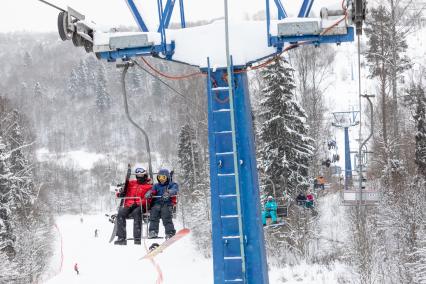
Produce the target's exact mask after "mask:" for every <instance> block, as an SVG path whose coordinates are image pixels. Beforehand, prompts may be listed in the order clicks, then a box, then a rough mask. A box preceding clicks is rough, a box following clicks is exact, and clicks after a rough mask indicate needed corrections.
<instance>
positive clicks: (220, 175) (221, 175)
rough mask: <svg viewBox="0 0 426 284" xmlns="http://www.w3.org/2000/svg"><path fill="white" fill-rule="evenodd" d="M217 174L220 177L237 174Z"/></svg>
mask: <svg viewBox="0 0 426 284" xmlns="http://www.w3.org/2000/svg"><path fill="white" fill-rule="evenodd" d="M217 176H219V177H227V176H235V174H234V173H230V174H217Z"/></svg>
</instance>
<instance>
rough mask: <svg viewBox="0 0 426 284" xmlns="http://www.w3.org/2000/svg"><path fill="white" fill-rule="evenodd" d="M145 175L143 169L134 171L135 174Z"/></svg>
mask: <svg viewBox="0 0 426 284" xmlns="http://www.w3.org/2000/svg"><path fill="white" fill-rule="evenodd" d="M144 173H145V169H144V168H137V169H135V174H144Z"/></svg>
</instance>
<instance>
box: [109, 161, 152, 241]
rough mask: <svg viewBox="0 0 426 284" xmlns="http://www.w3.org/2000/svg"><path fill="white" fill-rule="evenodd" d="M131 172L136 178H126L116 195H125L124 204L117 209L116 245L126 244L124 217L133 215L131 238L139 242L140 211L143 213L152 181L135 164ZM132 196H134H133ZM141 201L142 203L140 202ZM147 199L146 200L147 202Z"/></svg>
mask: <svg viewBox="0 0 426 284" xmlns="http://www.w3.org/2000/svg"><path fill="white" fill-rule="evenodd" d="M132 172H133V174H134V175H135V176H136V180H134V179H132V180H128V181H126V184H125V185H124V188H123V191H122V192H119V193H118V194H117V196H118V197H126V199H125V200H124V204H123V206H122V207H120V209H119V210H118V214H117V237H118V238H117V240H116V241H115V242H114V244H116V245H127V240H126V239H127V237H126V218H127V217H128V216H133V238H134V243H135V245H140V244H141V227H142V212H141V208H142V209H143V212H144V213H145V212H146V210H147V208H146V205H147V203H148V204H149V203H150V200H149V199H146V198H145V194H146V193H147V192H148V191H149V190H151V188H152V184H151V183H152V182H151V179H150V178H149V177H148V173H147V172H146V170H145V169H144V168H143V167H141V166H139V165H136V166H135V167H134V169H133V171H132ZM133 197H134V198H133ZM141 201H142V204H141ZM147 201H148V202H147Z"/></svg>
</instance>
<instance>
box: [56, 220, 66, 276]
mask: <svg viewBox="0 0 426 284" xmlns="http://www.w3.org/2000/svg"><path fill="white" fill-rule="evenodd" d="M55 228H56V230H57V231H58V233H59V238H60V239H61V266H60V267H59V272H58V274H59V273H61V272H62V266H63V264H64V249H63V248H64V246H63V241H62V234H61V231H60V230H59V227H58V225H57V224H56V223H55Z"/></svg>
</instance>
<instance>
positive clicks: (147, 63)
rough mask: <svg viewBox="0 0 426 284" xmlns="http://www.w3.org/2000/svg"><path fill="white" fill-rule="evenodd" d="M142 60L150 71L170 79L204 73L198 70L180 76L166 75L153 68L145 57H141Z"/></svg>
mask: <svg viewBox="0 0 426 284" xmlns="http://www.w3.org/2000/svg"><path fill="white" fill-rule="evenodd" d="M142 61H143V62H144V63H145V64H146V65H147V66H148V67H149V68H150V69H151V70H152V71H154V72H155V73H157V74H158V75H160V76H163V77H165V78H167V79H170V80H182V79H188V78H190V77H194V76H201V75H205V74H204V73H203V72H201V71H198V72H194V73H190V74H186V75H182V76H172V75H167V74H164V73H162V72H161V71H159V70H157V69H155V68H154V67H153V66H152V65H151V64H149V62H148V61H147V60H146V59H145V58H143V57H142Z"/></svg>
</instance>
